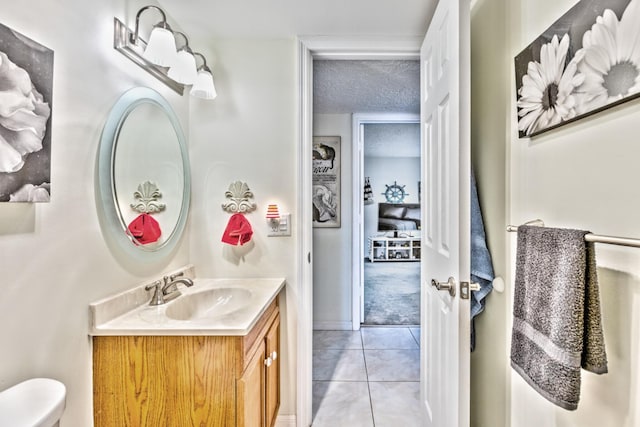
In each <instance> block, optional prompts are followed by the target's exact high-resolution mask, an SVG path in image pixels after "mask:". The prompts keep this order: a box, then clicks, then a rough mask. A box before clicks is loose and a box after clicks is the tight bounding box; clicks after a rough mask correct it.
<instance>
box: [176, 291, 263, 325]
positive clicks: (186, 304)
mask: <svg viewBox="0 0 640 427" xmlns="http://www.w3.org/2000/svg"><path fill="white" fill-rule="evenodd" d="M252 296H253V294H252V293H251V291H250V290H248V289H242V288H213V289H206V290H203V291H200V292H193V293H189V294H186V295H182V296H180V297H178V298H176V299H175V300H173V301H171V302H170V303H168V304H167V309H166V311H165V315H166V316H167V317H168V318H170V319H174V320H200V319H215V318H219V317H221V316H226V315H228V314H231V313H234V312H236V311H238V310H242V309H243V308H245V307H247V306H248V305H249V304H251V299H252Z"/></svg>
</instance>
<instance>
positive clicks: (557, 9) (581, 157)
mask: <svg viewBox="0 0 640 427" xmlns="http://www.w3.org/2000/svg"><path fill="white" fill-rule="evenodd" d="M575 3H576V2H575V1H572V0H559V1H558V0H541V1H537V2H529V1H524V0H520V1H518V2H516V3H515V5H514V6H513V9H512V12H511V16H510V22H512V25H513V28H512V43H511V46H510V52H508V55H509V57H511V58H513V57H514V56H515V55H516V54H518V53H519V52H520V51H521V50H522V49H523V48H524V47H526V46H527V45H528V44H529V43H530V42H531V41H532V40H534V39H535V38H536V37H537V36H538V35H539V34H540V33H542V32H543V31H544V30H545V29H546V28H547V27H548V26H549V25H551V24H552V23H553V22H554V21H555V20H556V19H558V18H559V17H560V16H561V15H563V14H564V13H565V12H566V11H567V10H569V9H570V8H571V7H572V6H573V5H574V4H575ZM512 78H513V77H512ZM511 88H512V89H511V93H510V94H509V97H508V99H506V100H505V102H506V103H508V104H509V105H510V109H509V112H508V114H509V118H510V120H511V123H512V126H511V133H510V141H509V145H510V150H511V155H510V159H509V162H510V171H511V175H510V179H511V192H510V197H511V209H510V222H512V223H516V224H517V223H521V222H523V221H527V220H530V219H533V218H541V219H543V220H544V221H545V223H546V224H547V225H548V226H557V227H571V228H580V229H588V230H592V231H593V232H595V233H599V234H609V235H617V236H629V237H640V231H639V229H638V215H637V212H638V210H639V209H640V197H638V196H639V195H640V193H639V190H638V185H637V184H638V179H637V158H638V156H639V155H640V148H639V147H638V131H637V129H638V126H637V124H638V115H639V114H640V103H639V102H638V101H637V100H636V101H632V102H630V103H627V104H625V105H622V106H620V107H617V108H613V109H609V110H607V111H605V112H602V113H599V114H597V115H594V116H592V117H589V118H585V119H581V120H579V121H578V122H576V123H574V124H570V125H566V126H564V127H562V128H560V129H557V130H554V131H550V132H548V133H545V134H543V135H540V136H538V137H536V138H533V139H518V137H517V128H516V126H515V113H514V112H515V105H514V100H515V95H516V94H515V85H512V86H511ZM510 239H511V240H510V242H511V254H512V259H514V258H513V255H514V254H515V239H516V238H515V235H513V236H510ZM596 248H597V260H598V266H599V269H598V273H599V279H600V287H601V297H602V311H603V324H604V333H605V341H606V346H607V353H608V359H609V373H608V374H606V375H602V376H597V375H593V374H589V373H586V372H584V371H583V374H582V378H583V383H582V393H581V399H580V404H579V407H578V409H577V410H576V411H573V412H569V411H565V410H562V409H558V408H557V407H555V406H553V405H552V404H550V403H548V402H547V401H546V400H545V399H543V398H541V397H540V396H539V395H538V394H537V393H535V392H534V391H533V390H532V389H531V388H530V387H528V386H527V385H526V384H525V383H524V381H523V380H522V379H521V378H520V377H519V376H518V375H517V374H515V373H512V374H511V380H512V393H511V398H512V411H511V425H513V426H518V427H527V426H539V425H544V426H549V427H554V426H558V427H565V426H567V427H568V426H581V427H589V426H603V425H611V426H614V425H615V426H638V425H640V413H639V411H638V408H637V402H639V401H640V377H639V372H638V371H639V367H640V354H639V353H640V339H639V338H638V337H639V336H640V333H639V332H640V326H639V325H640V278H639V275H640V251H638V249H631V248H622V247H616V246H608V245H604V244H596ZM511 264H513V263H511ZM512 267H513V266H512Z"/></svg>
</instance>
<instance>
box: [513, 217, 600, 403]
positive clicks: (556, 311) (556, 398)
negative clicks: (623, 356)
mask: <svg viewBox="0 0 640 427" xmlns="http://www.w3.org/2000/svg"><path fill="white" fill-rule="evenodd" d="M585 234H587V232H586V231H580V230H564V229H558V228H545V227H534V226H520V227H518V249H517V259H516V281H515V294H514V305H513V335H512V340H511V366H512V367H513V369H514V370H515V371H516V372H518V373H519V374H520V375H521V376H522V377H523V378H524V379H525V380H526V381H527V382H528V383H529V384H530V385H531V386H532V387H533V388H534V389H535V390H536V391H538V392H539V393H540V394H541V395H542V396H544V397H545V398H547V399H548V400H549V401H551V402H553V403H554V404H556V405H558V406H560V407H562V408H564V409H569V410H574V409H576V408H577V407H578V401H579V399H580V366H582V367H583V368H584V369H586V370H588V371H591V372H594V373H596V374H603V373H606V372H607V356H606V353H605V348H604V336H603V333H602V324H601V322H600V296H599V290H598V277H597V272H596V263H595V252H594V247H593V243H587V242H585V240H584V235H585Z"/></svg>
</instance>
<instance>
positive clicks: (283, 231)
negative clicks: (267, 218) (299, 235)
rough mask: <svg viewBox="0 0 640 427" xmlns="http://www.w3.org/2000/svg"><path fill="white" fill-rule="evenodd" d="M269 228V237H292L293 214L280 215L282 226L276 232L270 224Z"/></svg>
mask: <svg viewBox="0 0 640 427" xmlns="http://www.w3.org/2000/svg"><path fill="white" fill-rule="evenodd" d="M267 227H268V231H267V236H268V237H279V236H291V214H288V213H283V214H280V225H279V226H278V229H277V230H275V231H274V230H273V229H272V228H271V225H269V224H267Z"/></svg>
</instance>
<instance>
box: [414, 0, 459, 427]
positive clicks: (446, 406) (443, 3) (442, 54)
mask: <svg viewBox="0 0 640 427" xmlns="http://www.w3.org/2000/svg"><path fill="white" fill-rule="evenodd" d="M469 8H470V6H469V1H468V0H466V1H465V0H440V1H439V3H438V6H437V8H436V12H435V15H434V17H433V19H432V21H431V24H430V25H429V29H428V31H427V35H426V37H425V40H424V43H423V45H422V49H421V51H420V60H421V118H420V120H421V126H422V132H421V133H422V150H423V152H422V158H423V159H424V161H423V172H422V183H423V188H424V190H423V191H424V197H423V198H422V200H423V203H422V218H423V224H424V226H423V236H422V246H423V247H422V259H423V261H422V271H421V277H422V280H423V284H422V293H421V298H422V302H421V304H422V310H421V316H422V317H421V323H422V332H421V339H422V341H421V342H422V346H421V354H420V358H421V361H420V366H421V370H420V383H421V384H420V385H421V387H420V388H421V401H422V403H423V411H424V420H425V425H426V426H434V427H467V426H468V425H469V301H468V300H463V299H461V298H460V281H468V280H469V257H470V249H469V246H470V245H469V233H470V225H469V224H470V222H469V197H470V196H469V186H470V160H469V156H470V154H469V149H470V148H469V140H470V132H469V126H470V125H469V122H470V113H469V110H470V107H469V102H470V99H469V97H470V88H469V79H470V71H469V62H470V53H469V44H470V41H469V32H470V23H469ZM449 278H451V279H449ZM432 279H433V280H435V281H438V282H440V283H441V288H443V289H442V290H437V289H436V288H435V287H434V286H432ZM447 282H449V283H447ZM447 286H451V287H453V289H454V290H455V295H454V292H452V293H449V292H448V291H447V290H446V289H445V288H446V287H447Z"/></svg>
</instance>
